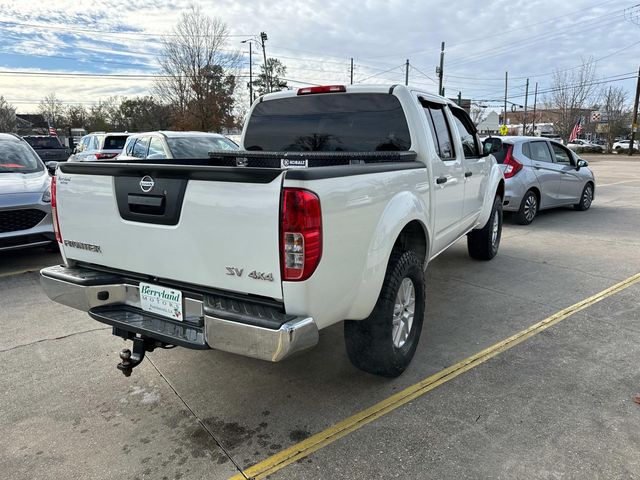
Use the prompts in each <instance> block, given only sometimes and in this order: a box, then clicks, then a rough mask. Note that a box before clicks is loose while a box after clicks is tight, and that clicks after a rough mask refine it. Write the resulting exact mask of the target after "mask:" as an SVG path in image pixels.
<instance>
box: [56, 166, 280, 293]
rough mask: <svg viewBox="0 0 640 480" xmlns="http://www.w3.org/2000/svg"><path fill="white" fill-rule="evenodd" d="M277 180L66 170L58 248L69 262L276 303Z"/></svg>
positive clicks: (240, 174)
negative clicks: (264, 299) (270, 300)
mask: <svg viewBox="0 0 640 480" xmlns="http://www.w3.org/2000/svg"><path fill="white" fill-rule="evenodd" d="M281 184H282V173H281V172H280V171H279V170H265V169H262V170H261V171H259V172H258V171H254V170H253V169H232V168H216V167H198V166H186V167H181V166H176V165H172V166H169V165H162V166H158V165H145V166H141V165H129V164H120V165H117V164H113V163H112V164H95V163H92V164H86V163H85V164H65V165H62V166H61V167H60V172H59V174H58V178H57V210H58V219H59V224H60V232H61V235H62V238H63V246H62V248H63V249H64V253H65V255H66V257H67V258H68V259H72V260H78V261H83V262H88V263H92V264H96V265H101V266H106V267H111V268H116V269H121V270H125V271H130V272H136V273H141V274H147V275H152V276H155V277H159V278H164V279H169V280H176V281H180V282H185V283H189V284H197V285H202V286H205V287H211V288H216V289H223V290H229V291H236V292H242V293H249V294H254V295H262V296H267V297H271V298H275V299H281V298H282V286H281V281H280V255H279V230H278V229H279V224H278V222H279V211H280V190H281ZM95 247H98V248H95Z"/></svg>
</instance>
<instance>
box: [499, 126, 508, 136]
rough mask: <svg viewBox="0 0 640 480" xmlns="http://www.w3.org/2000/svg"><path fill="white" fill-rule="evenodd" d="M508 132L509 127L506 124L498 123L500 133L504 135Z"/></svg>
mask: <svg viewBox="0 0 640 480" xmlns="http://www.w3.org/2000/svg"><path fill="white" fill-rule="evenodd" d="M507 133H509V127H507V126H506V125H500V135H502V136H504V135H506V134H507Z"/></svg>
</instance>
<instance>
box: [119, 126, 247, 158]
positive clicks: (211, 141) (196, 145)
mask: <svg viewBox="0 0 640 480" xmlns="http://www.w3.org/2000/svg"><path fill="white" fill-rule="evenodd" d="M238 149H239V147H238V145H236V144H235V143H234V142H232V141H231V140H229V139H228V138H227V137H225V136H224V135H220V134H218V133H207V132H171V131H159V132H146V133H136V134H133V135H131V136H130V137H129V138H128V139H127V143H126V144H125V145H124V149H123V150H122V153H121V154H120V155H118V158H117V160H133V159H144V158H146V159H149V160H164V159H168V158H171V159H181V158H183V159H184V158H189V159H195V158H209V152H211V151H215V150H238Z"/></svg>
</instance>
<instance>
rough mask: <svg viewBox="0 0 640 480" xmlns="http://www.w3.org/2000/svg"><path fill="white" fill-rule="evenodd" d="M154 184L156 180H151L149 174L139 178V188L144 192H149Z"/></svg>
mask: <svg viewBox="0 0 640 480" xmlns="http://www.w3.org/2000/svg"><path fill="white" fill-rule="evenodd" d="M155 184H156V182H154V181H153V178H151V177H150V176H149V175H145V176H144V177H142V179H141V180H140V190H142V191H143V192H144V193H147V192H150V191H151V189H152V188H153V186H154V185H155Z"/></svg>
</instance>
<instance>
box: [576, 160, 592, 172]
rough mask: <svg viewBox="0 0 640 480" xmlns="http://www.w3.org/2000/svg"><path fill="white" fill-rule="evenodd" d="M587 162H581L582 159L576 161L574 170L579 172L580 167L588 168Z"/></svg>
mask: <svg viewBox="0 0 640 480" xmlns="http://www.w3.org/2000/svg"><path fill="white" fill-rule="evenodd" d="M588 166H589V162H587V161H586V160H583V159H582V158H579V159H578V163H577V164H576V170H580V169H581V168H582V167H588Z"/></svg>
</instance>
